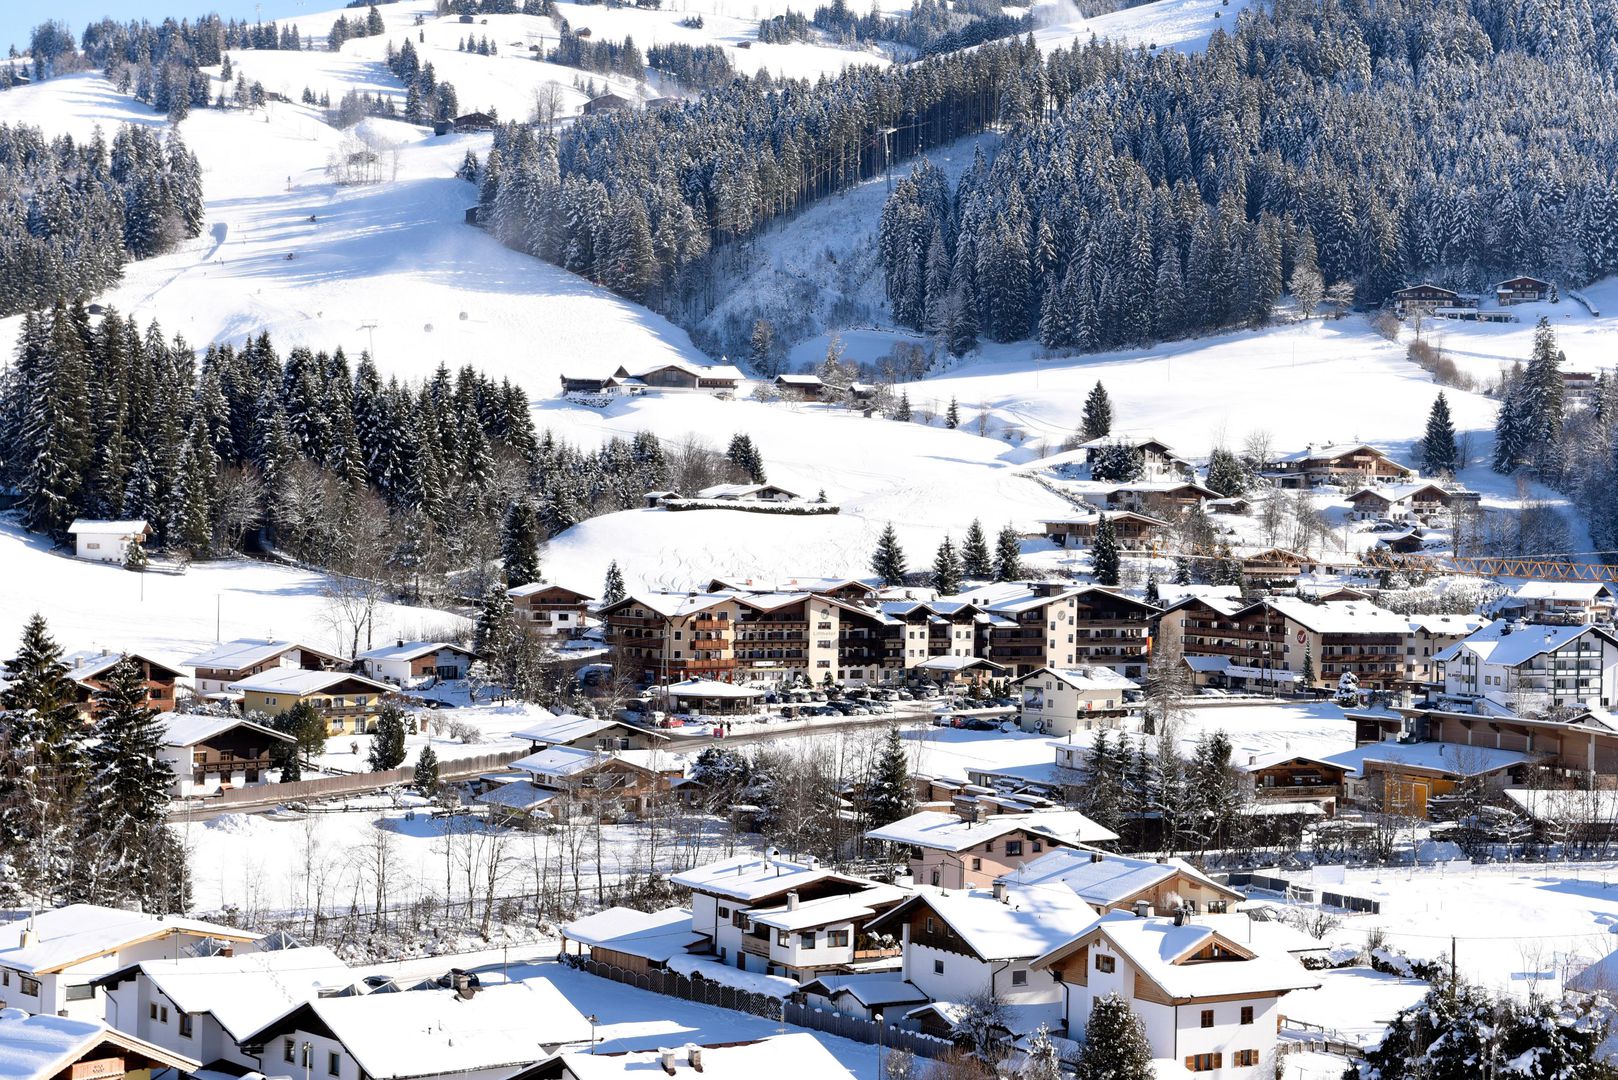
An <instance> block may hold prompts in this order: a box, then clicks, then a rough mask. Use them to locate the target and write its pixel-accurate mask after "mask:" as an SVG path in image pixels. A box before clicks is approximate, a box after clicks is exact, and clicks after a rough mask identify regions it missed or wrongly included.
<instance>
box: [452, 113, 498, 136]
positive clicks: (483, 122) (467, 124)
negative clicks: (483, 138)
mask: <svg viewBox="0 0 1618 1080" xmlns="http://www.w3.org/2000/svg"><path fill="white" fill-rule="evenodd" d="M453 123H454V125H455V131H456V132H457V133H460V132H463V131H493V130H494V125H495V123H496V121H495V118H494V117H492V116H490V115H489V114H488V113H486V112H469V113H463V114H462V115H460V116H457V117H456V118H455V120H454V121H453Z"/></svg>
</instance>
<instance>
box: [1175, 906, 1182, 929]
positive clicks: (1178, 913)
mask: <svg viewBox="0 0 1618 1080" xmlns="http://www.w3.org/2000/svg"><path fill="white" fill-rule="evenodd" d="M1174 925H1175V926H1184V925H1185V908H1175V909H1174Z"/></svg>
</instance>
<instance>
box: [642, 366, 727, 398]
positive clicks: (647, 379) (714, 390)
mask: <svg viewBox="0 0 1618 1080" xmlns="http://www.w3.org/2000/svg"><path fill="white" fill-rule="evenodd" d="M613 378H615V379H617V380H619V382H620V383H624V382H626V381H628V380H632V381H633V383H634V384H635V385H637V386H641V387H644V388H645V389H646V390H648V391H669V390H673V391H680V390H690V391H700V392H703V393H709V394H732V393H735V392H736V390H737V388H738V387H740V386H741V384H742V378H743V376H742V373H741V371H740V370H739V369H738V368H736V367H735V366H734V365H732V364H690V363H686V362H685V361H674V362H672V363H665V364H658V365H656V366H655V367H649V368H644V369H642V370H640V371H634V372H632V371H630V370H629V369H628V368H625V367H620V368H619V369H618V370H617V371H615V372H613Z"/></svg>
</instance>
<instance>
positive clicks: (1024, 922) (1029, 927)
mask: <svg viewBox="0 0 1618 1080" xmlns="http://www.w3.org/2000/svg"><path fill="white" fill-rule="evenodd" d="M917 905H924V906H925V907H927V908H928V909H930V910H931V911H932V912H933V913H934V914H936V915H937V916H938V917H939V918H941V919H943V920H944V922H945V923H947V924H948V925H949V928H950V929H951V930H953V931H955V936H956V937H958V938H960V939H961V941H962V942H963V943H965V944H966V945H967V947H968V948H970V949H971V950H972V951H973V952H974V953H976V954H977V955H978V956H979V957H981V958H982V959H984V960H990V961H993V960H1015V959H1024V958H1029V957H1035V956H1042V955H1044V954H1045V953H1047V952H1049V951H1050V950H1052V949H1054V948H1056V947H1057V946H1058V945H1061V944H1062V943H1063V942H1065V941H1069V940H1071V939H1072V938H1073V937H1075V936H1077V935H1078V934H1082V933H1083V932H1084V931H1086V930H1088V929H1089V928H1090V927H1092V926H1094V925H1095V923H1096V913H1095V912H1094V911H1092V910H1091V909H1090V905H1088V904H1086V903H1085V902H1084V901H1083V900H1081V899H1080V898H1079V897H1078V896H1077V895H1076V894H1075V893H1074V892H1073V891H1072V890H1071V889H1064V888H1062V887H1061V886H1050V885H1044V886H1041V885H1034V886H1027V887H1023V888H1007V889H1005V890H1004V899H1001V900H997V899H995V897H994V894H993V893H991V892H989V891H988V890H986V889H972V890H947V891H945V890H941V891H938V892H933V891H930V890H929V891H927V892H923V893H917V894H916V895H915V896H914V897H912V898H911V899H909V900H907V901H905V903H903V904H901V905H900V906H899V907H897V908H895V909H894V910H893V911H891V912H889V913H888V914H887V915H885V916H883V918H882V920H881V923H882V924H883V925H886V924H887V923H889V922H890V921H892V920H895V919H897V918H899V917H900V913H901V912H908V911H911V910H913V909H914V908H915V907H916V906H917ZM872 925H873V926H874V925H877V924H876V923H873V924H872Z"/></svg>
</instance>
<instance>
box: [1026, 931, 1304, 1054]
mask: <svg viewBox="0 0 1618 1080" xmlns="http://www.w3.org/2000/svg"><path fill="white" fill-rule="evenodd" d="M1032 967H1033V968H1034V970H1036V971H1039V972H1042V973H1045V974H1046V975H1048V976H1049V977H1050V978H1052V979H1053V980H1055V981H1056V983H1057V985H1058V986H1059V987H1060V988H1061V995H1062V1009H1063V1014H1064V1016H1065V1018H1066V1020H1067V1031H1066V1035H1067V1037H1068V1038H1070V1039H1079V1038H1082V1037H1083V1033H1084V1029H1085V1026H1086V1025H1087V1024H1088V1023H1089V1019H1090V1006H1091V1003H1092V1002H1094V1001H1095V1000H1096V999H1097V998H1100V997H1104V996H1106V995H1108V994H1117V995H1118V996H1119V997H1121V998H1123V999H1124V1001H1125V1002H1127V1003H1128V1004H1129V1007H1130V1009H1131V1010H1133V1011H1134V1013H1135V1015H1136V1016H1138V1017H1139V1018H1140V1021H1141V1024H1142V1025H1143V1026H1144V1027H1145V1029H1146V1039H1147V1041H1148V1042H1149V1043H1150V1044H1151V1047H1152V1058H1153V1059H1154V1061H1155V1062H1156V1063H1157V1065H1158V1074H1159V1075H1160V1076H1169V1075H1182V1074H1181V1073H1180V1072H1179V1069H1180V1068H1181V1067H1183V1068H1184V1070H1185V1072H1187V1073H1192V1074H1195V1075H1197V1076H1199V1077H1207V1078H1208V1080H1257V1078H1259V1077H1263V1076H1271V1077H1273V1076H1274V1075H1275V1044H1276V1033H1277V1028H1278V1027H1279V1019H1280V1000H1281V996H1282V995H1283V994H1286V993H1288V992H1290V991H1292V990H1303V989H1308V988H1312V987H1316V986H1319V985H1320V980H1319V979H1317V978H1315V977H1314V976H1312V975H1310V973H1309V972H1307V971H1305V970H1304V968H1303V966H1302V965H1300V964H1299V963H1298V962H1297V961H1296V960H1295V959H1293V957H1292V956H1290V955H1289V954H1287V953H1285V952H1280V953H1260V952H1257V951H1255V950H1254V949H1253V948H1252V947H1249V946H1247V945H1244V944H1238V943H1237V942H1235V941H1233V940H1231V939H1230V938H1228V937H1226V936H1224V935H1223V934H1221V933H1219V932H1217V931H1216V930H1214V929H1212V928H1211V927H1208V926H1202V925H1199V924H1198V923H1197V922H1196V921H1195V920H1194V919H1191V918H1190V917H1187V916H1183V915H1181V916H1175V917H1165V916H1155V915H1154V916H1137V915H1131V914H1126V913H1124V912H1114V913H1112V914H1109V915H1105V916H1103V917H1102V918H1101V919H1100V921H1099V922H1097V923H1096V924H1095V925H1093V926H1090V927H1087V928H1084V929H1083V930H1081V931H1080V932H1079V933H1077V934H1076V935H1074V936H1073V937H1072V938H1071V939H1069V940H1068V941H1066V942H1064V943H1063V944H1062V945H1060V946H1058V947H1056V948H1054V949H1052V950H1050V951H1049V952H1047V953H1045V954H1044V955H1042V956H1040V957H1037V958H1036V959H1035V960H1034V961H1033V964H1032Z"/></svg>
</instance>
